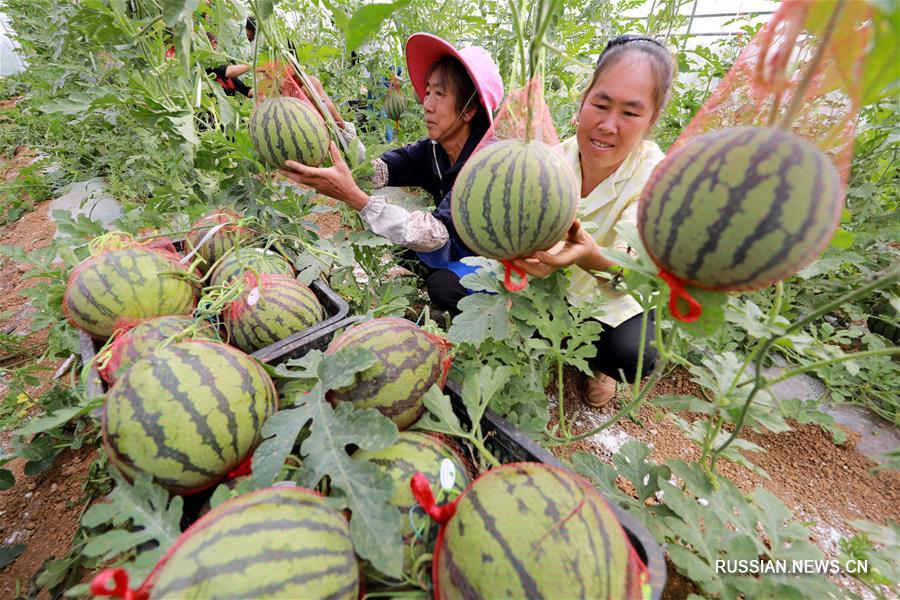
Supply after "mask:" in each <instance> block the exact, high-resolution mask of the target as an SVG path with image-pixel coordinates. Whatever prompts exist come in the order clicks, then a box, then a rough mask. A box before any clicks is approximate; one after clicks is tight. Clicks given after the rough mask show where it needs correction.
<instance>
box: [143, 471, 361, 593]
mask: <svg viewBox="0 0 900 600" xmlns="http://www.w3.org/2000/svg"><path fill="white" fill-rule="evenodd" d="M359 587H360V577H359V566H358V564H357V560H356V556H355V554H354V553H353V544H352V542H351V540H350V528H349V526H348V524H347V519H346V518H345V517H344V516H343V515H342V514H341V513H339V512H337V511H336V510H334V509H333V508H331V507H329V506H328V503H327V502H326V500H325V498H323V497H322V496H321V495H319V494H318V493H316V492H314V491H311V490H306V489H303V488H299V487H296V486H293V485H278V486H275V487H270V488H265V489H262V490H259V491H255V492H250V493H248V494H243V495H241V496H238V497H237V498H233V499H231V500H228V501H226V502H223V503H222V504H220V505H219V506H217V507H216V508H214V509H213V510H212V511H210V512H209V513H207V514H206V515H204V516H203V517H202V518H201V519H200V520H198V521H197V522H196V523H194V524H193V525H192V526H191V527H190V528H189V529H188V530H187V531H185V532H184V533H183V534H181V536H180V537H179V538H178V540H177V541H176V542H175V544H174V545H173V546H172V548H171V549H170V550H169V551H168V552H167V553H166V555H165V556H164V557H163V559H162V560H161V561H160V564H159V565H157V568H156V569H155V570H154V571H153V573H152V574H151V575H150V578H149V579H148V580H147V581H145V582H144V584H143V585H142V586H141V587H140V589H139V590H137V595H136V596H135V597H141V596H140V594H141V592H149V600H154V599H157V598H184V599H200V598H203V599H218V598H285V599H287V598H304V599H317V598H323V599H324V598H331V599H335V600H340V599H346V600H355V599H356V598H357V597H358V596H359Z"/></svg>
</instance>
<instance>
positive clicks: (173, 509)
mask: <svg viewBox="0 0 900 600" xmlns="http://www.w3.org/2000/svg"><path fill="white" fill-rule="evenodd" d="M110 474H111V475H112V477H113V479H114V480H115V482H116V486H115V487H114V488H113V490H112V492H110V494H109V496H107V502H106V503H97V504H95V505H93V506H92V507H91V508H89V509H88V510H87V511H85V513H84V515H83V516H82V519H81V522H82V525H83V526H84V527H90V528H93V527H99V526H101V525H104V524H110V525H112V527H113V528H112V529H109V530H107V531H105V532H104V533H101V534H100V535H99V536H96V537H92V538H90V539H89V540H88V542H87V544H85V547H84V550H83V554H84V555H85V556H91V557H100V558H101V559H102V560H111V559H113V558H116V557H117V556H119V555H120V554H122V553H124V552H129V551H132V550H135V549H138V547H139V546H141V545H143V544H144V543H146V542H151V541H152V542H156V544H155V545H154V546H153V548H152V549H149V550H145V551H144V552H140V553H139V554H138V556H136V557H135V560H134V561H132V562H131V563H129V565H128V567H129V571H131V575H132V578H133V579H138V575H140V576H141V578H142V577H143V575H146V573H147V572H149V570H150V569H151V568H152V566H153V564H155V563H156V561H157V560H159V558H160V557H161V556H162V555H163V554H164V553H165V552H166V550H168V549H169V548H170V547H171V546H172V544H174V543H175V541H176V540H177V539H178V537H179V536H180V535H181V526H180V525H181V515H182V507H183V505H184V500H183V498H182V497H181V496H175V497H174V498H170V497H169V494H168V492H166V490H164V489H163V488H161V487H159V486H158V485H155V484H153V483H152V482H151V480H150V477H148V476H146V475H138V477H137V478H136V479H135V481H134V485H131V484H129V483H128V482H127V481H126V480H125V478H124V477H122V475H121V474H119V472H118V471H117V470H116V469H114V468H112V467H111V468H110ZM129 522H130V523H131V525H130V526H129V525H127V523H129ZM141 565H144V566H141Z"/></svg>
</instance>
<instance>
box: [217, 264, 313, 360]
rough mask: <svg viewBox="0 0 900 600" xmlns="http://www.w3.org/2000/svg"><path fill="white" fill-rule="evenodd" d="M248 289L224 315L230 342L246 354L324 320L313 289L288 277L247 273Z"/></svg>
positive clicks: (245, 280)
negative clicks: (257, 275)
mask: <svg viewBox="0 0 900 600" xmlns="http://www.w3.org/2000/svg"><path fill="white" fill-rule="evenodd" d="M244 282H245V283H246V285H247V287H246V289H245V290H244V292H243V293H242V294H241V295H240V296H239V297H238V299H237V300H235V301H234V302H232V303H230V304H229V305H228V306H227V307H226V308H225V311H224V312H223V317H224V320H225V327H226V328H227V329H228V334H229V338H230V340H231V343H232V344H234V345H235V346H237V347H238V348H240V349H241V350H243V351H244V352H255V351H257V350H259V349H260V348H264V347H266V346H268V345H269V344H274V343H275V342H277V341H279V340H283V339H284V338H286V337H288V336H291V335H294V334H295V333H298V332H300V331H303V330H304V329H309V328H310V327H312V326H313V325H315V324H316V323H319V322H321V321H322V320H323V319H324V318H325V309H324V308H322V305H321V304H320V303H319V299H318V298H316V295H315V294H314V293H313V291H312V290H311V289H309V288H308V287H306V285H304V284H303V283H302V282H300V281H297V280H296V279H294V278H293V277H290V276H288V275H260V276H259V277H258V278H257V277H256V275H254V274H253V273H252V272H247V273H245V274H244Z"/></svg>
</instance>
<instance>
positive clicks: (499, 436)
mask: <svg viewBox="0 0 900 600" xmlns="http://www.w3.org/2000/svg"><path fill="white" fill-rule="evenodd" d="M361 320H363V317H351V318H349V319H346V320H344V321H341V322H339V323H334V324H333V325H331V326H329V327H328V328H326V329H324V330H322V331H320V332H318V335H316V336H310V338H307V340H308V341H306V342H304V340H303V339H297V340H295V341H294V342H292V343H281V342H279V344H273V345H271V346H268V347H267V348H264V349H263V350H260V351H259V352H257V353H256V354H254V356H256V358H258V359H259V360H261V361H262V362H265V363H269V364H273V365H277V364H280V363H283V362H285V361H287V360H290V359H293V358H299V357H300V356H303V355H304V354H306V352H309V351H310V350H312V349H314V348H318V349H324V348H325V347H327V346H328V344H329V342H330V341H331V338H332V336H333V335H334V333H335V332H336V331H337V330H338V329H341V328H342V327H346V326H347V325H350V324H353V323H355V322H358V321H361ZM285 342H287V340H285ZM264 351H265V352H266V354H265V356H259V354H260V353H262V352H264ZM444 391H445V392H446V393H447V395H448V396H450V401H451V403H452V405H453V412H454V413H456V416H457V417H458V418H459V419H460V421H461V422H462V423H463V424H464V426H467V427H468V426H470V425H471V421H470V420H469V415H468V412H466V408H465V405H464V404H463V401H462V398H461V397H460V392H461V389H460V386H459V384H458V383H457V382H455V381H452V380H447V383H446V385H445V387H444ZM481 431H482V433H483V434H484V435H485V443H486V445H487V447H488V449H489V450H491V451H492V452H495V453H496V454H498V455H499V456H502V457H503V458H504V459H506V460H505V462H540V463H544V464H545V465H550V466H552V467H557V468H560V469H567V470H569V469H568V468H567V467H566V466H565V465H563V464H562V463H561V462H560V461H559V460H557V458H556V457H555V456H553V455H552V454H550V453H549V452H547V451H546V450H545V449H544V448H542V447H541V446H540V445H538V444H537V443H535V442H534V440H532V439H531V438H530V437H528V436H527V435H525V434H524V433H522V432H521V431H519V430H518V429H516V428H515V427H513V426H512V425H511V424H510V423H509V421H507V420H506V419H504V418H503V417H501V416H500V415H498V414H497V413H495V412H494V411H492V410H490V409H488V410H486V411H485V413H484V417H483V418H482V420H481ZM607 503H608V504H609V506H610V508H611V509H612V510H613V512H614V513H615V515H616V518H617V519H618V520H619V523H620V524H621V525H622V529H624V530H625V533H626V535H627V536H628V539H629V541H630V542H631V545H632V546H633V547H634V550H635V552H636V553H637V555H638V556H639V557H640V558H641V560H642V561H644V564H645V565H646V566H647V573H648V575H649V577H650V586H651V598H652V599H653V600H659V599H660V598H661V597H662V592H663V588H664V587H665V585H666V562H665V558H664V556H663V552H662V549H661V548H660V547H659V544H657V543H656V540H655V539H653V536H652V535H651V534H650V532H649V531H647V528H646V527H644V526H643V525H642V524H641V523H639V522H638V521H637V520H636V519H635V518H634V517H632V516H631V515H629V514H628V512H627V511H625V510H624V509H622V508H620V507H619V505H618V504H616V503H615V502H612V501H610V500H609V499H607Z"/></svg>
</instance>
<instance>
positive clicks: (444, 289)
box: [401, 250, 468, 314]
mask: <svg viewBox="0 0 900 600" xmlns="http://www.w3.org/2000/svg"><path fill="white" fill-rule="evenodd" d="M401 262H402V263H403V266H404V267H406V268H407V269H409V270H410V271H412V272H413V273H415V274H416V275H417V276H418V277H420V278H421V279H424V280H425V289H426V291H428V297H429V298H430V299H431V303H432V304H434V305H435V306H437V307H438V308H439V309H441V310H444V311H447V312H449V313H453V314H456V313H457V312H459V309H458V308H457V305H458V304H459V301H460V300H462V299H463V298H465V297H466V295H467V294H468V292H466V288H464V287H463V286H462V284H461V283H460V282H459V275H457V274H456V273H454V272H453V271H451V270H449V269H432V268H431V267H429V266H428V265H426V264H425V263H423V262H422V261H421V260H419V257H418V256H416V253H415V252H413V251H412V250H406V251H405V252H404V253H403V254H402V255H401Z"/></svg>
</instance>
